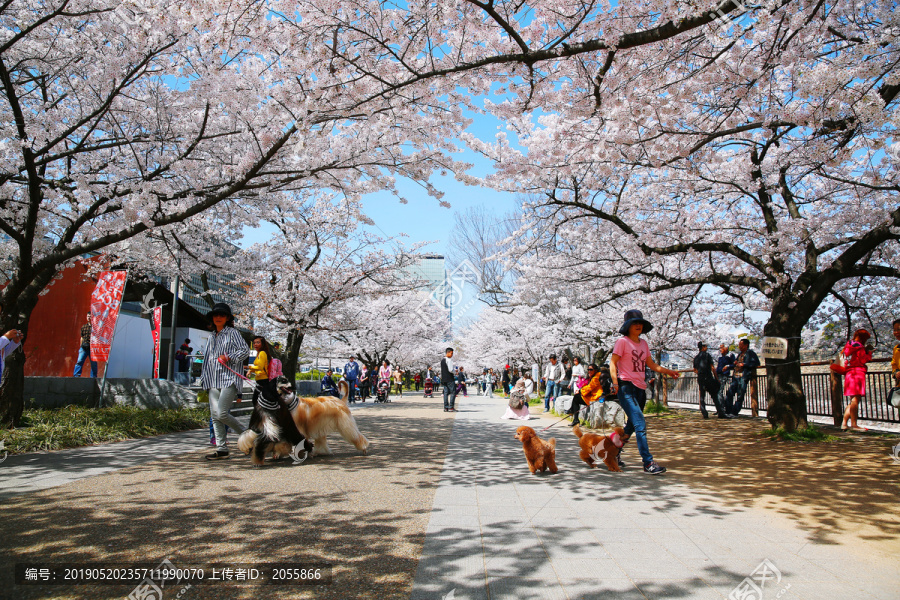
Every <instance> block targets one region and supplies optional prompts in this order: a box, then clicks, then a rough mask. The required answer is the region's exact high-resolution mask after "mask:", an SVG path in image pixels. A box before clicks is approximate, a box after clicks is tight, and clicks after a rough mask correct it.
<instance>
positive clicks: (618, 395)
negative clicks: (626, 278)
mask: <svg viewBox="0 0 900 600" xmlns="http://www.w3.org/2000/svg"><path fill="white" fill-rule="evenodd" d="M207 317H208V318H209V320H210V322H211V324H212V329H213V333H212V335H211V336H210V337H209V339H208V340H207V342H206V347H205V349H204V350H203V352H202V354H196V355H195V354H193V349H192V348H191V346H190V340H189V339H186V340H185V341H184V343H183V344H182V345H181V347H180V348H179V351H178V352H177V353H176V357H175V358H176V362H177V363H178V369H177V370H178V371H179V372H185V371H187V370H188V369H189V367H190V363H191V359H192V358H193V357H195V356H196V357H198V358H199V357H202V367H201V373H200V385H201V387H202V388H203V389H204V390H207V392H208V398H209V406H210V417H211V418H210V440H211V443H213V444H215V446H216V449H215V452H213V453H212V454H211V455H209V456H207V458H208V459H210V460H214V459H217V458H222V457H224V456H227V455H228V447H227V434H228V431H229V430H234V431H236V432H237V433H241V432H242V431H243V427H242V426H241V424H240V423H239V422H238V420H237V419H235V418H234V416H232V415H231V413H230V409H231V408H232V406H233V404H234V403H235V401H236V400H237V398H238V397H239V395H240V392H241V389H242V387H243V383H242V381H241V379H248V378H252V379H253V380H254V381H255V384H256V390H255V392H254V396H253V401H254V403H256V401H257V399H258V396H259V394H260V391H259V388H261V387H264V386H267V385H269V384H270V381H272V380H274V378H275V377H277V376H279V375H281V362H280V361H279V360H278V359H277V358H275V352H273V349H272V347H271V346H270V344H269V342H268V341H267V340H266V339H265V337H263V336H256V337H254V338H253V340H252V348H253V350H254V351H255V358H254V360H253V362H252V363H251V364H248V365H246V366H244V362H245V361H247V359H248V357H249V356H250V347H248V345H247V343H246V342H245V340H244V338H243V337H242V336H241V335H240V333H239V332H238V331H237V330H236V329H235V327H234V315H233V314H232V312H231V309H230V307H229V306H228V305H227V304H224V303H218V304H216V305H215V306H214V307H213V309H212V310H210V311H209V313H208V314H207ZM652 329H653V325H652V324H651V323H650V322H649V321H647V320H646V319H644V318H643V315H642V314H641V312H640V311H637V310H630V311H628V312H626V313H625V319H624V322H623V324H622V327H621V328H620V330H619V333H620V334H621V336H622V337H620V338H619V339H618V340H617V341H616V343H615V346H614V347H613V350H612V353H611V356H610V361H609V364H608V365H603V366H598V365H597V364H588V365H584V364H582V362H581V359H580V358H579V357H577V356H574V357H572V359H571V364H570V360H569V357H568V356H566V355H563V356H562V357H561V358H558V357H557V355H555V354H551V355H550V356H549V364H547V365H546V366H545V368H544V371H543V373H540V372H539V371H538V367H537V365H533V366H532V367H531V368H530V369H529V368H526V367H522V368H521V369H520V368H513V367H510V365H506V366H505V367H504V368H502V369H496V370H495V369H494V368H490V367H486V368H483V369H481V371H480V373H478V372H476V373H475V374H474V375H470V374H469V373H468V372H467V371H466V370H465V368H464V367H463V366H462V365H457V364H455V362H454V358H453V357H454V349H453V348H450V347H448V348H446V350H445V352H444V357H443V358H442V359H441V360H440V364H439V367H438V369H437V370H435V369H433V368H432V367H430V366H429V367H426V368H425V369H422V370H421V371H418V372H415V373H412V374H411V373H408V372H405V371H404V370H402V369H400V368H396V367H393V366H392V365H391V363H390V361H389V360H387V359H385V360H383V361H382V364H381V365H380V366H379V367H378V368H367V366H366V365H364V364H361V363H359V362H357V360H356V357H355V356H350V357H349V360H348V362H347V363H346V364H345V365H344V368H343V371H342V374H341V377H342V379H343V380H345V381H346V382H347V384H348V386H349V398H348V401H349V402H351V403H355V402H357V401H361V402H365V401H366V400H367V399H368V398H369V397H371V396H373V395H375V391H376V390H377V389H378V388H379V386H382V387H384V386H386V387H387V390H388V391H390V390H391V388H392V387H393V389H394V390H395V393H396V394H400V395H402V393H403V387H404V384H405V385H407V386H412V385H414V386H415V390H416V391H419V390H420V387H421V386H422V385H424V386H425V390H426V393H428V391H429V390H433V389H435V388H437V387H438V386H440V388H441V389H442V395H443V407H444V411H445V412H456V398H457V396H459V395H462V396H467V395H468V390H469V386H474V387H475V389H476V391H477V393H478V394H479V395H483V396H488V397H492V396H493V395H494V392H495V390H498V389H501V390H502V391H503V394H504V395H505V396H507V397H508V398H509V406H508V408H507V411H506V414H504V415H503V418H510V419H527V418H530V417H529V414H530V413H529V401H530V400H531V398H532V395H534V394H539V393H540V391H541V386H542V385H543V390H544V392H543V393H544V397H543V404H544V410H545V411H549V410H551V407H552V406H553V403H554V401H555V399H556V398H557V397H558V396H562V395H571V396H572V402H571V406H570V409H569V414H570V415H571V416H572V426H574V425H576V424H578V423H579V415H580V411H581V409H582V408H583V407H588V408H590V406H591V405H592V404H593V403H595V402H598V401H608V400H612V399H615V400H617V401H618V403H619V404H620V405H621V406H622V408H623V410H624V411H625V413H626V415H627V417H628V421H627V425H626V428H625V430H626V434H625V440H626V441H627V440H628V439H630V438H631V437H632V436H634V437H635V438H636V440H637V441H636V443H637V447H638V451H639V452H640V455H641V459H642V462H643V467H644V471H646V472H647V473H651V474H657V473H662V472H665V467H662V466H660V465H659V464H658V463H656V461H655V460H654V459H653V455H652V454H651V453H650V449H649V444H648V441H647V431H646V422H645V420H644V418H643V410H644V407H645V403H646V401H647V390H648V383H651V382H652V381H653V379H652V377H653V375H652V374H653V373H659V374H664V375H666V376H669V377H673V378H677V377H678V376H679V374H678V373H677V372H676V371H673V370H671V369H667V368H664V367H661V366H659V365H657V364H656V363H655V362H654V361H653V359H652V357H651V354H650V348H649V346H648V344H647V342H646V340H644V339H643V338H642V337H641V336H642V335H643V334H646V333H648V332H650V331H651V330H652ZM893 334H894V337H895V338H896V339H897V340H900V319H897V320H895V321H894V322H893ZM90 336H91V326H90V315H88V319H87V323H86V324H85V325H84V326H83V327H82V328H81V331H80V339H79V352H78V360H77V363H76V366H75V370H74V373H73V375H75V376H80V375H81V370H82V368H83V365H84V363H85V362H86V361H88V360H90ZM21 338H22V335H21V333H20V332H17V331H10V332H7V333H6V334H4V335H3V336H0V375H2V369H3V363H4V358H5V357H6V356H7V355H8V354H9V353H10V352H11V351H12V350H14V349H15V348H16V347H18V346H19V345H20V344H21V341H22V339H21ZM870 340H871V334H870V333H869V332H868V331H867V330H866V329H858V330H856V331H855V332H854V334H853V337H852V339H851V340H850V341H848V342H847V343H846V345H845V346H844V348H843V350H842V351H841V361H840V362H839V364H837V365H833V366H832V368H833V369H834V370H835V371H838V372H839V373H841V374H842V375H843V383H844V395H845V396H846V397H848V398H849V403H848V405H847V408H846V410H845V412H844V415H843V422H842V425H841V428H842V429H844V430H847V429H854V430H861V429H862V428H861V427H859V425H858V422H857V420H858V413H859V402H860V400H861V399H862V398H863V397H864V396H865V394H866V370H867V367H866V365H867V363H868V362H869V361H871V360H872V353H873V350H874V348H873V345H872V344H871V341H870ZM697 349H698V353H697V355H696V356H695V357H694V361H693V371H694V372H695V373H696V374H697V382H698V387H699V400H700V401H699V407H700V412H701V414H702V416H703V418H704V419H706V418H709V413H708V411H707V408H706V396H707V394H708V395H709V398H710V401H711V403H712V404H713V406H714V408H715V411H716V414H717V416H718V418H720V419H731V418H734V417H735V416H736V415H738V414H739V413H740V411H741V409H742V408H743V405H744V402H745V398H746V396H747V394H748V392H749V393H750V394H751V396H753V397H754V398H755V394H756V392H757V390H756V386H757V369H758V368H759V367H760V366H761V364H760V359H759V356H758V355H757V354H756V352H754V351H753V350H752V349H751V348H750V343H749V341H748V340H747V339H742V340H740V342H739V343H738V348H737V354H735V353H734V352H732V351H731V350H730V347H729V344H726V343H722V344H719V349H718V356H717V357H716V358H713V356H711V354H710V353H709V350H708V346H707V344H706V343H705V342H698V344H697ZM242 371H243V372H245V373H246V376H245V375H242ZM891 371H892V373H893V377H894V386H895V387H897V388H900V343H898V344H897V345H896V346H895V347H894V351H893V357H892V361H891ZM91 375H92V376H96V363H94V362H93V361H92V362H91ZM320 389H321V393H322V394H329V395H334V396H339V395H340V393H339V391H338V385H337V382H336V381H335V379H334V371H333V370H332V369H328V371H327V372H326V373H325V375H324V376H323V377H322V379H321V382H320ZM754 407H755V404H754Z"/></svg>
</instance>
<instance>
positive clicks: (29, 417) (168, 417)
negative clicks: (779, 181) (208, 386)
mask: <svg viewBox="0 0 900 600" xmlns="http://www.w3.org/2000/svg"><path fill="white" fill-rule="evenodd" d="M208 422H209V409H208V408H206V407H202V408H180V409H158V408H153V409H143V408H138V407H135V406H122V405H115V406H110V407H108V408H87V407H84V406H67V407H65V408H60V409H54V410H26V411H25V412H24V413H23V415H22V426H21V427H19V428H17V429H11V430H5V431H0V439H2V440H3V442H4V443H5V447H6V448H5V449H6V451H7V452H9V453H10V454H21V453H22V452H34V451H35V450H60V449H62V448H76V447H78V446H91V445H93V444H101V443H104V442H118V441H121V440H128V439H133V438H142V437H150V436H154V435H160V434H163V433H172V432H174V431H186V430H189V429H197V428H198V427H203V426H204V425H206V424H207V423H208Z"/></svg>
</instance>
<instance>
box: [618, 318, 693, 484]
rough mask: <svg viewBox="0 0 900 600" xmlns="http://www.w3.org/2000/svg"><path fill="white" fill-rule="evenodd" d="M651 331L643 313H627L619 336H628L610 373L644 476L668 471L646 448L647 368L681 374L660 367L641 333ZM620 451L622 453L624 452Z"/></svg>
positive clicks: (674, 374)
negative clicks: (635, 440)
mask: <svg viewBox="0 0 900 600" xmlns="http://www.w3.org/2000/svg"><path fill="white" fill-rule="evenodd" d="M652 329H653V325H651V324H650V322H649V321H646V320H645V319H644V315H643V314H641V311H639V310H629V311H628V312H626V313H625V323H624V324H623V325H622V327H621V328H619V333H621V334H622V335H623V336H625V337H621V338H619V340H618V341H617V342H616V345H615V346H614V347H613V353H612V359H611V360H610V363H609V374H610V378H611V379H612V383H611V387H612V391H613V392H615V393H616V394H617V395H618V399H619V404H621V405H622V408H623V409H624V410H625V414H627V415H628V424H627V425H626V426H625V440H624V441H628V439H629V438H630V437H631V434H632V432H633V433H635V434H637V446H638V451H639V452H640V453H641V459H642V460H643V462H644V473H649V474H650V475H660V474H662V473H665V472H666V468H665V467H662V466H660V465H659V464H657V463H656V461H654V460H653V455H652V454H650V447H649V446H648V445H647V426H646V423H645V422H644V413H643V408H644V404H645V403H646V402H647V382H646V379H645V377H644V369H645V368H646V367H650V370H651V371H656V372H657V373H663V374H665V375H668V376H670V377H674V378H676V379H677V378H678V373H677V372H675V371H672V370H671V369H665V368H663V367H660V366H659V365H657V364H656V363H655V362H653V359H652V358H651V357H650V346H649V345H648V344H647V341H646V340H642V339H641V334H642V333H648V332H650V331H651V330H652ZM619 452H620V453H621V450H620V451H619Z"/></svg>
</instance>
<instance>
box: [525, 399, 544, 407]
mask: <svg viewBox="0 0 900 600" xmlns="http://www.w3.org/2000/svg"><path fill="white" fill-rule="evenodd" d="M543 405H544V399H543V398H532V399H531V400H529V401H528V406H543Z"/></svg>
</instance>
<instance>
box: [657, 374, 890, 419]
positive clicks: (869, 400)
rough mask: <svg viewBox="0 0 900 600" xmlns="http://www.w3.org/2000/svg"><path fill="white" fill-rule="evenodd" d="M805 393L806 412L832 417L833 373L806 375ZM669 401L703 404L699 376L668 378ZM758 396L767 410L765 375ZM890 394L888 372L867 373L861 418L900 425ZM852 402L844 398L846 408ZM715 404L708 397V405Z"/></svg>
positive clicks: (803, 377)
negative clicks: (889, 398) (889, 402)
mask: <svg viewBox="0 0 900 600" xmlns="http://www.w3.org/2000/svg"><path fill="white" fill-rule="evenodd" d="M801 377H802V380H803V393H804V394H806V412H807V414H810V415H816V416H821V417H830V416H832V414H831V374H830V373H804V374H803V375H801ZM667 383H668V394H669V395H668V399H669V401H670V402H680V403H682V404H694V405H698V406H699V404H700V394H699V391H698V390H699V388H698V386H697V376H696V375H682V376H681V377H680V378H679V379H677V380H672V379H668V380H667ZM757 388H758V394H759V410H766V407H767V406H768V397H767V391H766V378H765V375H763V374H762V373H761V374H760V377H759V379H758V383H757ZM890 391H891V374H890V373H888V372H884V371H882V372H875V373H867V374H866V395H865V396H864V397H863V398H862V400H860V402H859V418H860V419H866V420H868V421H884V422H888V423H900V411H898V410H897V409H896V408H894V407H893V406H890V405H889V404H888V403H887V397H888V393H889V392H890ZM848 403H849V399H848V398H846V397H845V398H844V402H843V407H844V408H846V407H847V404H848ZM711 404H712V402H711V401H710V399H709V397H707V399H706V405H707V406H708V407H709V406H710V405H711ZM749 406H750V391H749V390H747V395H746V397H745V398H744V408H749Z"/></svg>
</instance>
